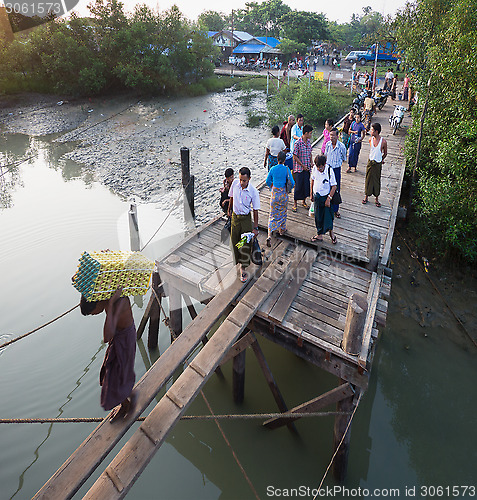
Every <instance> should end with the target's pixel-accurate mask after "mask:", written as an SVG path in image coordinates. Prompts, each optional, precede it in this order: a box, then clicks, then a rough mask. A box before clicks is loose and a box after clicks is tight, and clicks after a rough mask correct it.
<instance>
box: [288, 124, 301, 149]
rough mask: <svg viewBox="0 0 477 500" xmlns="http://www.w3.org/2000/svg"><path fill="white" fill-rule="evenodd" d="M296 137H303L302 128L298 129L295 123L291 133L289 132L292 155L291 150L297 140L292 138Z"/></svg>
mask: <svg viewBox="0 0 477 500" xmlns="http://www.w3.org/2000/svg"><path fill="white" fill-rule="evenodd" d="M294 135H296V136H297V137H302V135H303V127H301V128H300V127H299V126H298V123H295V125H293V127H292V129H291V132H290V151H291V152H292V153H293V148H294V147H295V142H296V141H297V140H298V139H294V138H293V136H294Z"/></svg>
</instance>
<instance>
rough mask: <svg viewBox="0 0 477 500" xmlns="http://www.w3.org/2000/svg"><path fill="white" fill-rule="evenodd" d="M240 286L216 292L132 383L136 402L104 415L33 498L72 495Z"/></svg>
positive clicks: (147, 404)
mask: <svg viewBox="0 0 477 500" xmlns="http://www.w3.org/2000/svg"><path fill="white" fill-rule="evenodd" d="M243 289H244V285H243V284H242V283H240V281H238V280H235V281H234V282H233V283H231V284H230V286H228V287H227V288H226V289H225V290H224V291H223V292H222V293H220V294H217V295H216V296H215V298H214V299H213V300H212V301H211V302H210V303H209V304H208V305H207V306H206V307H205V308H204V309H203V310H202V311H201V312H200V313H199V315H198V317H197V321H194V322H192V323H190V324H189V325H188V326H187V328H185V330H184V331H183V332H182V334H181V335H180V336H179V337H178V338H177V340H175V341H174V342H173V343H172V344H171V346H170V347H169V349H167V350H166V351H165V352H164V353H163V354H162V356H161V357H160V358H159V359H158V360H157V361H156V362H155V363H154V365H153V366H152V367H151V368H150V369H149V370H148V371H147V372H146V373H145V374H144V376H143V377H142V378H141V380H139V382H137V384H136V385H135V387H134V392H135V394H136V404H135V406H134V408H133V410H132V411H131V413H130V414H129V416H128V417H127V418H126V419H122V420H118V421H117V422H115V423H114V425H112V424H111V423H110V422H109V417H106V418H105V419H104V420H103V422H102V423H101V424H100V425H99V426H98V427H96V429H94V431H93V432H92V433H91V434H90V435H89V436H88V437H87V438H86V439H85V441H83V443H82V444H81V445H80V446H79V447H78V448H77V449H76V451H75V452H74V453H73V454H72V455H71V456H70V457H69V458H68V459H67V460H66V461H65V462H64V464H63V465H62V466H61V467H60V468H59V469H58V470H57V471H56V472H55V473H54V474H53V476H52V477H51V478H50V479H49V480H48V481H47V482H46V483H45V485H44V486H43V487H42V488H41V489H40V490H39V491H38V493H37V494H36V495H35V496H34V497H33V498H34V499H35V500H36V499H49V500H53V499H56V500H63V499H65V498H71V497H73V495H74V494H75V493H76V492H77V491H78V490H79V488H80V487H81V486H82V485H83V483H84V482H85V481H86V480H87V479H88V477H89V476H90V475H91V474H92V473H93V472H94V470H95V469H96V468H97V466H98V465H99V464H100V463H101V462H102V461H103V460H104V458H105V457H106V456H107V455H108V453H109V452H110V451H111V450H112V449H113V448H114V446H115V445H116V444H117V443H118V442H119V440H120V439H121V438H122V437H123V436H124V434H126V432H127V431H128V429H129V428H130V427H131V425H132V424H134V422H135V421H136V419H137V418H138V417H139V416H141V414H142V412H143V411H144V410H145V409H146V408H147V407H148V406H149V405H150V403H151V402H152V401H153V399H154V398H155V396H156V395H157V393H158V392H159V391H160V390H161V389H162V388H163V387H164V386H165V384H166V382H167V381H168V380H169V379H170V378H171V377H172V375H173V374H174V372H175V371H176V370H177V368H178V366H180V365H181V364H182V363H184V361H185V360H186V358H187V357H188V356H189V355H190V354H191V353H192V351H193V350H194V349H195V348H196V347H197V345H198V344H199V343H200V341H201V339H202V338H203V337H204V335H205V334H207V332H208V331H209V330H210V329H211V328H212V326H213V325H214V324H215V323H216V322H217V320H218V319H219V318H220V317H221V316H222V315H223V314H224V312H225V311H226V310H227V308H228V307H229V306H230V302H231V301H232V300H234V299H235V298H237V297H238V295H239V294H240V292H241V291H242V290H243Z"/></svg>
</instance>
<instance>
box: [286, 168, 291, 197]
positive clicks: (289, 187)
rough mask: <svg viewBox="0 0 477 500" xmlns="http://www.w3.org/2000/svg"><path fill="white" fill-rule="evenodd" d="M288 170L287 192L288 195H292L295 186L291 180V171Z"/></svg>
mask: <svg viewBox="0 0 477 500" xmlns="http://www.w3.org/2000/svg"><path fill="white" fill-rule="evenodd" d="M286 169H287V180H286V182H285V189H286V190H287V193H291V192H292V189H293V186H292V183H291V180H290V169H289V168H288V167H286Z"/></svg>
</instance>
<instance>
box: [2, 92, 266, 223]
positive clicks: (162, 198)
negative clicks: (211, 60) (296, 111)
mask: <svg viewBox="0 0 477 500" xmlns="http://www.w3.org/2000/svg"><path fill="white" fill-rule="evenodd" d="M241 95H242V92H241V91H235V92H224V93H220V94H208V95H206V96H202V97H193V98H180V99H179V98H177V99H174V98H171V99H166V98H160V99H152V98H151V99H139V98H138V97H136V96H132V95H121V96H115V97H112V98H108V99H99V98H98V99H85V100H71V101H68V100H67V99H61V98H60V97H59V96H35V95H25V96H20V97H17V98H15V99H14V100H13V101H12V102H8V103H7V102H6V101H5V99H4V100H3V103H2V104H3V108H2V111H1V112H0V121H1V124H2V131H3V132H4V133H8V134H25V135H26V134H27V135H29V136H35V137H42V138H43V139H45V140H48V141H53V142H54V144H56V145H58V148H59V147H60V146H62V145H64V144H67V145H68V148H67V151H62V154H61V158H60V161H61V160H63V161H68V160H72V161H74V162H76V163H78V164H80V165H82V166H83V170H82V175H89V176H90V175H91V174H93V175H94V178H95V179H96V180H98V181H99V182H101V183H102V184H104V185H106V186H108V187H109V188H110V189H111V190H112V191H113V192H115V193H116V194H119V195H120V196H122V197H125V198H130V197H135V198H136V199H137V200H138V201H139V202H141V201H143V202H154V203H158V204H160V205H161V206H163V207H164V208H167V207H168V206H170V198H169V196H168V194H169V193H171V192H172V191H176V190H178V188H179V186H180V182H181V181H180V176H181V169H180V153H179V152H180V148H181V147H182V146H186V147H188V148H189V149H190V156H191V171H192V174H193V175H195V177H196V181H195V186H196V188H195V193H196V200H197V201H196V214H197V221H198V222H199V223H200V222H204V221H206V220H209V219H210V217H212V216H213V215H215V214H217V213H218V212H219V210H218V202H217V198H218V196H217V192H218V188H219V187H220V184H221V181H222V177H223V173H224V171H225V169H226V168H227V167H232V168H234V169H235V170H236V171H237V170H238V169H239V168H240V167H241V166H248V167H249V168H251V170H252V177H253V179H252V181H253V183H254V184H257V183H258V182H259V181H261V180H263V179H264V177H265V175H266V169H264V168H263V156H264V153H265V142H266V140H267V139H268V137H269V136H270V134H269V132H268V130H267V129H266V128H265V127H263V126H262V127H257V128H253V129H252V128H248V127H246V126H245V121H246V108H245V107H244V106H243V104H242V103H241V102H240V100H238V98H239V97H240V96H241ZM254 95H255V97H253V98H252V99H251V102H250V104H249V107H250V108H253V109H254V110H255V111H256V110H263V111H264V110H265V100H264V99H263V96H262V94H261V93H255V94H254ZM62 147H63V146H62Z"/></svg>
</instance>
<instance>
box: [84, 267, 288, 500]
mask: <svg viewBox="0 0 477 500" xmlns="http://www.w3.org/2000/svg"><path fill="white" fill-rule="evenodd" d="M289 263H290V261H289V260H288V259H285V258H282V257H279V258H277V259H276V261H275V262H274V263H273V264H272V265H271V266H270V267H269V268H268V269H267V270H266V271H265V272H264V273H263V274H262V275H261V276H260V278H258V280H257V282H256V283H255V284H254V285H253V286H252V288H251V289H250V290H249V291H248V292H247V293H246V294H245V295H244V297H243V298H242V299H241V300H240V301H239V302H238V304H237V305H236V306H235V308H234V309H233V311H232V312H231V313H230V314H229V315H228V316H227V318H226V319H225V321H224V322H223V323H222V324H221V325H220V326H219V328H218V329H217V331H216V332H215V333H214V335H213V336H212V337H211V339H210V340H209V342H208V343H207V344H206V346H205V347H204V348H203V349H202V350H201V351H200V353H199V354H198V355H197V356H196V357H195V358H194V360H193V361H192V362H191V363H190V364H189V366H188V367H187V368H186V369H185V370H184V372H183V373H182V375H181V376H180V377H179V378H178V379H177V381H176V382H175V383H174V385H173V386H172V387H171V388H170V389H169V390H168V391H167V392H166V394H165V396H164V397H163V398H162V399H161V401H160V402H159V403H158V404H157V405H156V407H155V408H154V410H152V412H151V413H150V414H149V416H148V417H147V418H146V420H145V421H144V422H142V423H141V425H140V426H139V429H138V430H137V431H136V432H135V433H134V435H133V436H132V437H131V438H130V439H129V441H128V442H127V443H126V445H125V446H124V447H123V448H122V449H121V451H120V452H119V453H118V455H117V456H116V457H115V458H114V460H113V461H112V462H111V464H110V465H109V466H108V467H107V468H106V470H105V471H104V473H103V474H102V475H101V476H100V477H99V478H98V480H97V481H96V482H95V484H94V485H93V486H92V487H91V489H90V490H89V491H88V493H87V494H86V495H85V497H84V498H86V499H92V500H96V499H98V498H123V497H124V496H125V495H126V493H127V492H128V491H129V489H130V488H131V486H132V485H133V484H134V482H135V480H136V479H137V478H138V477H139V475H140V474H141V472H142V471H143V470H144V469H145V467H146V466H147V464H148V463H149V462H150V460H151V459H152V457H153V456H154V454H155V453H156V451H157V450H158V449H159V447H160V446H161V445H162V443H163V442H164V440H165V439H166V437H167V435H168V434H169V432H170V431H171V430H172V428H173V427H174V425H175V424H176V423H177V422H178V421H179V419H180V417H181V415H183V414H184V412H185V411H186V410H187V408H188V406H189V405H190V403H191V402H192V401H193V400H194V398H195V397H196V396H197V394H198V393H199V391H200V390H201V388H202V387H203V386H204V384H205V383H206V381H207V380H208V378H209V377H210V375H211V374H212V373H213V372H214V370H215V369H216V368H217V366H218V364H219V362H220V360H221V359H222V357H223V356H225V354H226V353H227V351H228V350H229V349H230V348H231V347H232V345H233V343H234V342H235V341H236V340H237V339H238V338H239V336H240V335H241V333H243V331H244V330H245V328H246V327H247V325H248V323H249V321H250V320H251V319H252V318H253V316H254V315H255V313H256V311H257V309H258V308H259V307H260V306H261V304H262V303H263V302H264V300H265V299H266V297H267V296H268V295H269V294H270V293H272V292H273V290H274V289H275V287H277V286H278V284H279V283H280V281H281V280H282V279H283V277H284V275H285V271H286V269H287V267H288V265H289Z"/></svg>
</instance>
